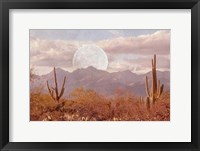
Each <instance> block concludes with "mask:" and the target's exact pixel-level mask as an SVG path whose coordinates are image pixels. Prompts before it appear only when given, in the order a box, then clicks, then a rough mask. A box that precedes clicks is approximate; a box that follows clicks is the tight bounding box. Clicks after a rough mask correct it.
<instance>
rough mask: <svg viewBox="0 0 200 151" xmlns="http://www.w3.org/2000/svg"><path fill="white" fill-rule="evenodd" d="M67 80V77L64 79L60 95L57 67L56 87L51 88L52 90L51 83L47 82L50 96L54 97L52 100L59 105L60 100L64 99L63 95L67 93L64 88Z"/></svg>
mask: <svg viewBox="0 0 200 151" xmlns="http://www.w3.org/2000/svg"><path fill="white" fill-rule="evenodd" d="M65 80H66V76H65V77H64V80H63V84H62V87H61V90H60V94H59V93H58V83H57V77H56V69H55V67H54V83H55V87H51V88H50V87H49V82H48V80H47V88H48V91H49V94H50V96H51V97H52V99H53V100H55V101H56V102H58V103H59V100H60V98H61V97H62V95H63V94H64V91H65V88H64V86H65Z"/></svg>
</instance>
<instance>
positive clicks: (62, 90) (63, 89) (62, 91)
mask: <svg viewBox="0 0 200 151" xmlns="http://www.w3.org/2000/svg"><path fill="white" fill-rule="evenodd" d="M65 81H66V76H65V77H64V81H63V84H62V88H61V92H60V95H59V99H60V98H61V97H62V95H63V93H64V91H65V88H64V87H65Z"/></svg>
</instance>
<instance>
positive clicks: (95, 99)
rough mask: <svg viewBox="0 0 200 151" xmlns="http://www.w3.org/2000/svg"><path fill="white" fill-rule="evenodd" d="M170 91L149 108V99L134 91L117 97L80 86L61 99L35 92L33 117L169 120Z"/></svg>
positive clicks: (50, 118)
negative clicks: (100, 93) (58, 100)
mask: <svg viewBox="0 0 200 151" xmlns="http://www.w3.org/2000/svg"><path fill="white" fill-rule="evenodd" d="M169 100H170V94H169V93H168V92H165V93H164V94H163V95H162V96H161V98H160V99H159V100H158V101H157V102H156V103H155V105H152V106H151V109H150V110H148V109H147V106H146V102H145V101H143V102H141V101H140V99H139V98H137V97H135V96H133V95H130V94H124V95H116V96H115V97H113V98H107V97H105V96H102V95H99V94H97V93H96V92H95V91H92V90H84V89H83V88H78V89H76V90H74V92H72V93H71V94H70V97H69V98H68V99H63V100H61V103H59V104H58V103H56V102H55V101H53V100H52V99H51V98H50V96H49V95H48V94H41V93H37V92H35V93H31V105H30V110H31V113H30V114H31V115H30V118H31V120H32V121H169V120H170V101H169Z"/></svg>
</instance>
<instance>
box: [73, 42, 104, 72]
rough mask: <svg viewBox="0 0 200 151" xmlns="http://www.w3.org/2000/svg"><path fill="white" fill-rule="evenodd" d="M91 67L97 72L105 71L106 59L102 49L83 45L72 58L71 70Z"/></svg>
mask: <svg viewBox="0 0 200 151" xmlns="http://www.w3.org/2000/svg"><path fill="white" fill-rule="evenodd" d="M89 66H93V67H95V68H97V69H99V70H106V69H107V66H108V57H107V55H106V53H105V52H104V50H103V49H101V48H100V47H98V46H96V45H84V46H82V47H80V48H79V49H78V50H77V51H76V52H75V54H74V57H73V68H74V69H78V68H87V67H89Z"/></svg>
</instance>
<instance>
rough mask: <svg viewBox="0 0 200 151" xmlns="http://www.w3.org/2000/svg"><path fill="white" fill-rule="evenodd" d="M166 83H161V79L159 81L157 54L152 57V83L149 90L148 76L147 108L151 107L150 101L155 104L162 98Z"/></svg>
mask: <svg viewBox="0 0 200 151" xmlns="http://www.w3.org/2000/svg"><path fill="white" fill-rule="evenodd" d="M163 88H164V85H163V84H162V85H160V80H158V81H157V75H156V55H155V54H154V58H153V59H152V85H151V91H149V86H148V77H147V76H146V94H147V108H150V102H153V104H154V103H155V102H156V101H157V100H158V99H159V98H160V96H161V94H162V92H163Z"/></svg>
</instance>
